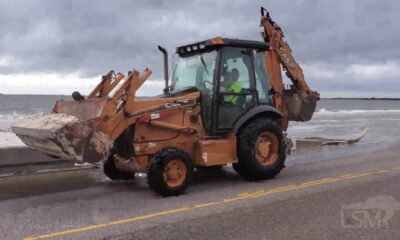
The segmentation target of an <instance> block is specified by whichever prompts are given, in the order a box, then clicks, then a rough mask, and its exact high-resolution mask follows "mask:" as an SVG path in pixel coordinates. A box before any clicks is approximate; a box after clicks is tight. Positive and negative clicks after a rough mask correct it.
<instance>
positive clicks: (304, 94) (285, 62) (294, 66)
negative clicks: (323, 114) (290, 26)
mask: <svg viewBox="0 0 400 240" xmlns="http://www.w3.org/2000/svg"><path fill="white" fill-rule="evenodd" d="M261 26H262V27H263V29H264V31H263V32H262V34H263V38H264V41H265V42H267V43H269V45H270V51H271V52H274V54H273V56H276V57H277V61H278V62H279V64H280V65H281V66H282V68H283V69H284V70H285V71H286V75H287V76H288V78H289V79H290V80H291V81H292V83H293V85H292V86H291V88H290V89H288V90H285V89H283V87H282V86H283V82H282V79H281V78H280V79H279V81H275V82H273V81H272V82H271V85H272V87H273V88H274V90H275V91H276V90H277V91H276V92H277V93H278V95H277V96H276V98H275V101H276V102H284V105H285V106H282V107H281V109H279V110H281V111H283V112H284V115H287V117H288V120H294V121H308V120H310V118H311V116H312V112H314V110H315V106H316V101H317V100H319V93H318V92H316V91H312V90H310V88H309V86H308V84H307V83H306V81H305V79H304V74H303V70H302V69H301V67H300V65H299V64H298V63H297V62H296V60H295V59H294V57H293V55H292V51H291V49H290V47H289V44H288V43H287V42H286V41H284V39H283V37H284V34H283V32H282V29H281V28H280V27H279V26H278V25H277V24H276V23H275V22H274V21H273V20H272V19H271V17H270V15H269V13H268V12H267V11H266V9H265V8H263V7H262V8H261ZM277 98H278V99H277ZM279 98H283V99H279ZM294 98H296V99H294ZM307 105H308V106H307ZM285 112H286V113H285Z"/></svg>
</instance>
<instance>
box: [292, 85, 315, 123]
mask: <svg viewBox="0 0 400 240" xmlns="http://www.w3.org/2000/svg"><path fill="white" fill-rule="evenodd" d="M318 99H319V98H318V97H317V96H314V95H310V94H306V93H304V92H296V93H294V94H291V95H286V96H285V103H286V106H287V109H288V119H289V121H298V122H306V121H309V120H311V118H312V116H313V114H314V112H315V108H316V107H317V101H318Z"/></svg>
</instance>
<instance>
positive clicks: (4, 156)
mask: <svg viewBox="0 0 400 240" xmlns="http://www.w3.org/2000/svg"><path fill="white" fill-rule="evenodd" d="M70 167H74V164H73V163H72V162H70V161H66V160H62V159H55V158H51V157H49V156H46V155H44V154H42V153H40V152H38V151H35V150H33V149H30V148H28V147H24V146H21V147H7V148H0V176H2V175H3V176H4V175H15V174H23V173H33V172H37V171H41V170H44V169H55V168H70Z"/></svg>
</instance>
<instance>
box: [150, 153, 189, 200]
mask: <svg viewBox="0 0 400 240" xmlns="http://www.w3.org/2000/svg"><path fill="white" fill-rule="evenodd" d="M192 175H193V163H192V159H191V158H190V156H189V155H188V154H187V153H185V152H183V151H181V150H179V149H176V148H166V149H163V150H161V151H159V152H158V153H156V154H154V155H153V156H152V157H151V158H150V161H149V166H148V169H147V183H148V184H149V186H150V188H151V189H153V191H155V192H156V193H158V194H160V195H162V196H164V197H169V196H177V195H180V194H182V193H184V192H185V191H186V189H187V188H188V186H189V184H190V182H191V179H192Z"/></svg>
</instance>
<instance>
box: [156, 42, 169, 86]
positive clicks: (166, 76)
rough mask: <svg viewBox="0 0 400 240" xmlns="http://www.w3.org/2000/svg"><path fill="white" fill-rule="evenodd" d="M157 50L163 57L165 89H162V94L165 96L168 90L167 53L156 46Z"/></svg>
mask: <svg viewBox="0 0 400 240" xmlns="http://www.w3.org/2000/svg"><path fill="white" fill-rule="evenodd" d="M158 50H160V51H161V52H162V53H163V57H164V80H165V88H164V93H165V94H167V93H168V91H169V89H168V53H167V50H165V48H163V47H161V46H160V45H158Z"/></svg>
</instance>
